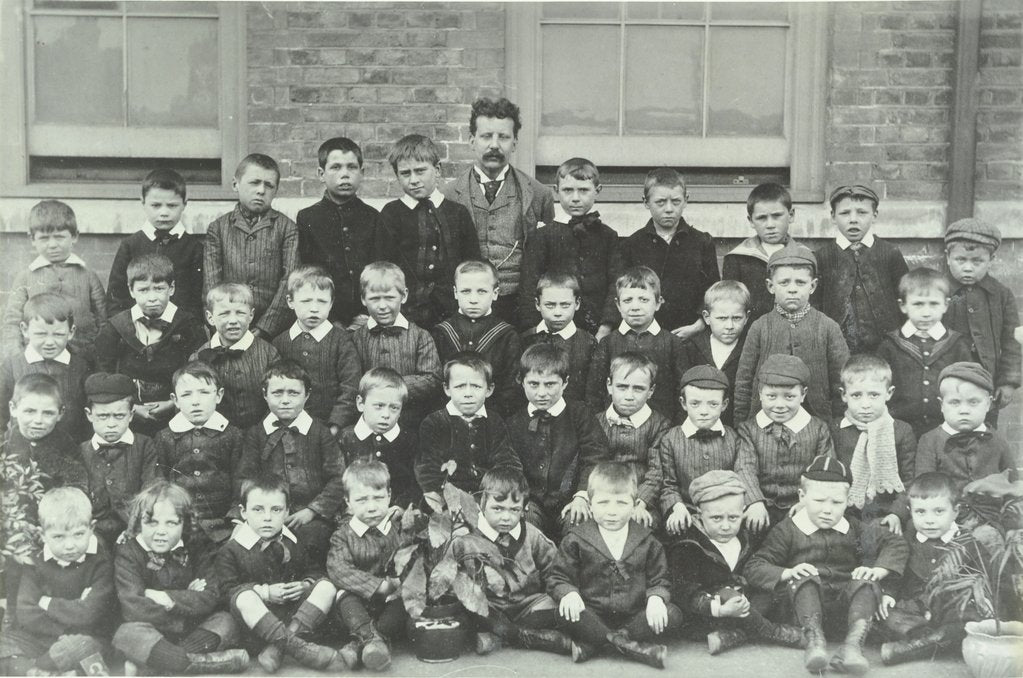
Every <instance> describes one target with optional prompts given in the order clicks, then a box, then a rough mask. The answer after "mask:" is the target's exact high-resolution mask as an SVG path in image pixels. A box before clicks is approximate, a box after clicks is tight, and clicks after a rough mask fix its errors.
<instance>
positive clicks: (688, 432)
mask: <svg viewBox="0 0 1023 678" xmlns="http://www.w3.org/2000/svg"><path fill="white" fill-rule="evenodd" d="M699 430H700V428H699V427H698V426H697V425H696V424H694V423H693V422H692V420H691V419H690V418H689V417H686V420H685V421H683V422H682V433H684V434H685V436H686V438H692V437H693V436H694V435H696V432H697V431H699ZM710 430H711V431H717V432H718V433H720V434H721V435H722V436H723V435H725V425H724V424H722V423H721V420H720V419H718V420H717V421H715V422H714V423H713V424H712V425H711V427H710Z"/></svg>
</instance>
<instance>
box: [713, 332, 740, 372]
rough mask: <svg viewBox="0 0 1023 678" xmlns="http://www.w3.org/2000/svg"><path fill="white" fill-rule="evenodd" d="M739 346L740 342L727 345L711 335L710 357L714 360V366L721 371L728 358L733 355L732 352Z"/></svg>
mask: <svg viewBox="0 0 1023 678" xmlns="http://www.w3.org/2000/svg"><path fill="white" fill-rule="evenodd" d="M738 345H739V342H738V341H733V342H732V343H730V344H726V343H725V342H723V341H721V340H720V339H718V338H717V337H715V336H714V335H713V334H712V335H710V356H711V357H712V358H713V359H714V366H715V367H717V368H718V369H721V366H722V365H724V364H725V362H726V361H727V360H728V357H729V356H730V355H732V351H734V350H735V347H736V346H738Z"/></svg>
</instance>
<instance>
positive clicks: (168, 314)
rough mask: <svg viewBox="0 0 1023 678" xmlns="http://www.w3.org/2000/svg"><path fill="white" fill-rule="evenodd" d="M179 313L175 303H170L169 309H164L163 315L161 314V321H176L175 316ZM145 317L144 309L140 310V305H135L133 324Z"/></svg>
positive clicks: (132, 312)
mask: <svg viewBox="0 0 1023 678" xmlns="http://www.w3.org/2000/svg"><path fill="white" fill-rule="evenodd" d="M177 312H178V307H177V306H175V305H174V302H173V301H168V302H167V308H165V309H163V313H161V314H160V320H165V321H166V322H171V321H173V320H174V314H175V313H177ZM144 315H145V313H143V312H142V309H141V308H139V305H138V304H135V305H134V306H132V307H131V321H132V322H133V323H137V322H138V321H139V320H141V319H142V316H144Z"/></svg>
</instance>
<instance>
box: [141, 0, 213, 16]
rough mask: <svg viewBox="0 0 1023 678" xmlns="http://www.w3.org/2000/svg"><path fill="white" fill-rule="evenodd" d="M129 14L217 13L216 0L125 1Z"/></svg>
mask: <svg viewBox="0 0 1023 678" xmlns="http://www.w3.org/2000/svg"><path fill="white" fill-rule="evenodd" d="M124 8H125V10H126V11H127V12H128V14H207V15H209V16H216V15H217V3H215V2H179V1H177V0H160V1H159V2H138V0H135V1H133V2H126V3H124Z"/></svg>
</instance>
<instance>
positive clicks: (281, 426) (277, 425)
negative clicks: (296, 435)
mask: <svg viewBox="0 0 1023 678" xmlns="http://www.w3.org/2000/svg"><path fill="white" fill-rule="evenodd" d="M273 427H274V428H276V429H283V430H290V431H298V427H297V426H295V422H291V423H290V424H285V423H284V422H283V421H281V420H280V419H278V420H277V421H275V422H274V423H273Z"/></svg>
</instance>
